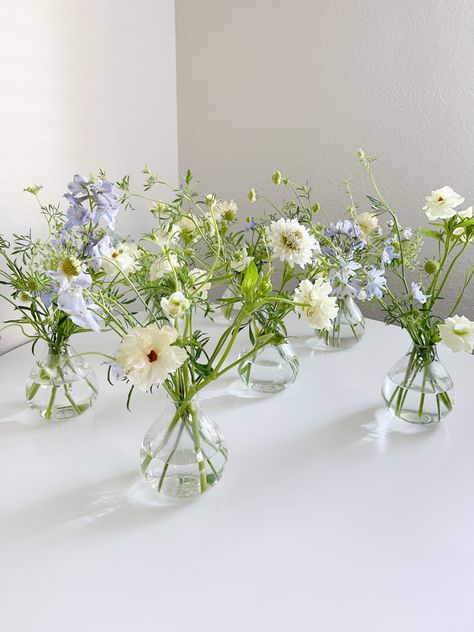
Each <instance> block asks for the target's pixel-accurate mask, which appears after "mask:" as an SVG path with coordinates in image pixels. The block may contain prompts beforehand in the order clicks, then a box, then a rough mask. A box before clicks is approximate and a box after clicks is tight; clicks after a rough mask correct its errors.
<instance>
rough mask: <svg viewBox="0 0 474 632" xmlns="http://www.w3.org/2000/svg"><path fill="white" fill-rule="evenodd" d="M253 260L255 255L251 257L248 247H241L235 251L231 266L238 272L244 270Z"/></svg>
mask: <svg viewBox="0 0 474 632" xmlns="http://www.w3.org/2000/svg"><path fill="white" fill-rule="evenodd" d="M252 260H253V257H249V255H248V253H247V248H241V249H240V250H237V251H236V252H235V253H234V259H233V261H231V262H230V267H231V268H232V270H235V271H236V272H243V271H244V270H245V269H246V268H247V266H248V265H249V263H250V262H251V261H252Z"/></svg>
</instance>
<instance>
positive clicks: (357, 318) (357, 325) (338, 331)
mask: <svg viewBox="0 0 474 632" xmlns="http://www.w3.org/2000/svg"><path fill="white" fill-rule="evenodd" d="M337 305H338V307H339V311H338V313H337V316H336V318H335V319H334V321H333V324H332V327H331V329H329V330H327V331H321V332H319V334H316V335H318V336H319V340H320V341H321V342H323V343H324V344H325V345H327V346H328V347H334V348H341V349H346V348H348V347H352V346H353V345H355V344H357V343H358V342H360V340H361V338H362V336H363V335H364V333H365V319H364V316H363V315H362V312H361V311H360V309H359V306H358V305H357V303H356V302H355V300H354V299H353V298H352V297H350V296H346V297H339V298H338V299H337Z"/></svg>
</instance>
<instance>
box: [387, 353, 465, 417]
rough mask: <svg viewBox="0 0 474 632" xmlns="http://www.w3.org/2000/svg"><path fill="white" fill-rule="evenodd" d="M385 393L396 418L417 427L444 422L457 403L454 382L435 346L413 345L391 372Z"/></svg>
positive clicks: (389, 407) (388, 404)
mask: <svg viewBox="0 0 474 632" xmlns="http://www.w3.org/2000/svg"><path fill="white" fill-rule="evenodd" d="M382 394H383V397H384V399H385V402H386V404H387V408H388V410H389V411H390V412H391V413H392V415H394V416H395V417H398V418H399V419H403V420H404V421H408V422H411V423H415V424H431V423H435V422H439V421H441V419H443V418H444V417H446V415H447V414H448V413H449V412H450V411H451V410H452V408H453V404H454V390H453V382H452V380H451V377H450V375H449V373H448V371H447V370H446V369H445V367H444V366H443V364H442V363H441V361H440V359H439V357H438V352H437V350H436V347H435V346H433V347H430V348H428V349H423V348H419V347H415V346H412V347H411V348H410V350H409V351H408V353H407V354H406V355H405V356H403V358H402V359H401V360H399V361H398V362H397V363H396V364H395V365H394V366H393V367H392V368H391V369H390V371H389V372H388V373H387V375H386V377H385V380H384V382H383V385H382Z"/></svg>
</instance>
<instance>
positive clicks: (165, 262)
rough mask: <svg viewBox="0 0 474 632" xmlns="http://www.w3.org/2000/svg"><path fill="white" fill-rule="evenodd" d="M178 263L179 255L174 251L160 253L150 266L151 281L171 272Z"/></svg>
mask: <svg viewBox="0 0 474 632" xmlns="http://www.w3.org/2000/svg"><path fill="white" fill-rule="evenodd" d="M177 265H178V257H177V256H176V255H175V254H174V252H170V253H168V254H161V255H159V256H158V257H157V258H156V259H155V261H154V262H153V263H152V265H151V267H150V281H156V280H158V279H162V278H163V277H165V276H166V275H167V274H171V273H172V272H173V268H176V266H177Z"/></svg>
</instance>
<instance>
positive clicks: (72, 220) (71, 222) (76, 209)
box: [64, 204, 91, 231]
mask: <svg viewBox="0 0 474 632" xmlns="http://www.w3.org/2000/svg"><path fill="white" fill-rule="evenodd" d="M67 218H68V221H67V222H66V224H65V225H64V229H65V230H66V231H68V230H71V228H73V226H83V225H84V224H87V223H88V222H89V221H90V219H91V214H90V212H89V211H88V210H87V209H86V208H84V207H83V206H81V205H80V204H71V206H70V207H69V208H68V210H67Z"/></svg>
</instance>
